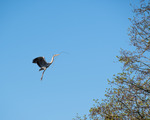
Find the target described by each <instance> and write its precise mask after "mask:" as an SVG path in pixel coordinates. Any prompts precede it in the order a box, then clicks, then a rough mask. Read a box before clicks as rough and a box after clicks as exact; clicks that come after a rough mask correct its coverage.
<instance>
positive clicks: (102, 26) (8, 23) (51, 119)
mask: <svg viewBox="0 0 150 120" xmlns="http://www.w3.org/2000/svg"><path fill="white" fill-rule="evenodd" d="M132 2H135V1H134V0H132V1H131V0H122V1H121V0H55V1H52V0H24V1H23V0H22V1H20V0H13V1H12V0H1V1H0V54H1V62H0V64H1V69H0V73H1V76H0V77H1V78H0V95H1V97H0V114H1V115H0V120H71V119H72V118H74V117H75V116H76V113H79V115H81V116H82V115H84V114H87V113H88V111H89V109H90V107H92V106H93V104H94V102H93V99H100V100H101V99H103V98H104V94H105V89H106V88H107V87H109V86H108V84H107V79H111V78H112V77H113V74H115V73H117V72H119V71H120V70H121V64H119V63H118V62H116V61H117V59H116V57H115V56H116V55H119V50H120V48H128V47H129V37H128V31H127V29H128V27H129V25H130V22H129V20H128V18H129V17H132V11H131V10H132V9H131V7H130V6H129V4H130V3H132ZM61 52H62V54H61V55H60V56H58V57H57V58H56V59H55V62H54V64H53V65H52V66H50V68H48V69H47V70H46V72H45V74H44V77H43V80H42V81H40V77H41V74H42V72H39V71H38V70H39V67H38V66H37V65H36V64H33V63H32V60H33V59H34V58H35V57H38V56H45V59H46V60H47V61H48V62H49V61H50V60H51V57H52V55H54V54H57V53H61ZM114 61H115V62H114Z"/></svg>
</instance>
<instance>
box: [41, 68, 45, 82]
mask: <svg viewBox="0 0 150 120" xmlns="http://www.w3.org/2000/svg"><path fill="white" fill-rule="evenodd" d="M44 72H45V70H44V71H43V73H42V77H41V80H42V79H43V75H44Z"/></svg>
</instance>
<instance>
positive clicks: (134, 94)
mask: <svg viewBox="0 0 150 120" xmlns="http://www.w3.org/2000/svg"><path fill="white" fill-rule="evenodd" d="M133 12H134V14H135V16H134V17H133V18H132V19H131V18H129V20H130V21H131V23H132V25H131V26H130V28H129V37H130V42H131V45H133V46H134V47H135V50H134V51H127V50H123V49H122V50H121V52H120V54H121V55H120V56H117V58H118V60H119V61H120V62H121V63H123V66H124V67H123V70H122V72H121V73H118V74H116V75H114V78H113V80H108V83H109V84H110V85H111V86H112V87H110V88H109V89H106V94H105V96H106V99H104V100H102V102H98V101H99V100H94V101H95V105H94V106H93V107H91V109H90V110H89V112H90V114H89V118H90V119H91V120H102V119H104V120H150V55H149V51H150V1H145V0H142V1H141V5H140V7H139V8H134V11H133ZM86 119H87V118H86ZM86 119H85V120H86ZM80 120H82V119H81V118H80Z"/></svg>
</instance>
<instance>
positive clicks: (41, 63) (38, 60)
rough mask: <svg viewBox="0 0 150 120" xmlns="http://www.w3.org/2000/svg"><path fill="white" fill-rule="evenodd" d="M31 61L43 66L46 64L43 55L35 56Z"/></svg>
mask: <svg viewBox="0 0 150 120" xmlns="http://www.w3.org/2000/svg"><path fill="white" fill-rule="evenodd" d="M33 63H37V64H38V66H39V67H44V66H46V65H47V62H46V61H45V58H44V57H37V58H35V59H34V60H33Z"/></svg>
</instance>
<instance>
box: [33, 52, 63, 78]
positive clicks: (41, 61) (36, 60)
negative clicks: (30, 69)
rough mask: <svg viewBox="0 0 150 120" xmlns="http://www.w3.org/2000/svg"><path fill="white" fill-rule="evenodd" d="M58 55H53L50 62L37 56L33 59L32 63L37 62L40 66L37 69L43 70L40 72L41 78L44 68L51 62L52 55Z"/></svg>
mask: <svg viewBox="0 0 150 120" xmlns="http://www.w3.org/2000/svg"><path fill="white" fill-rule="evenodd" d="M58 55H60V54H55V55H53V57H52V60H51V62H46V60H45V58H44V57H37V58H35V59H33V62H32V63H37V65H38V66H39V67H40V69H39V71H41V70H44V71H43V73H42V77H41V80H42V79H43V75H44V72H45V70H46V69H47V68H48V67H49V66H50V65H51V64H52V63H53V61H54V57H55V56H58Z"/></svg>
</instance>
